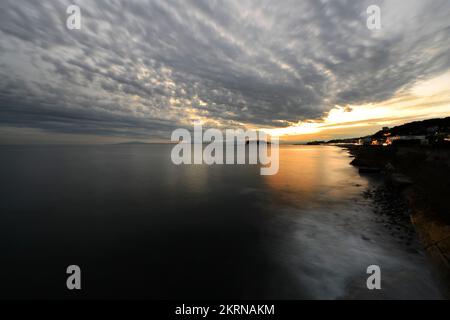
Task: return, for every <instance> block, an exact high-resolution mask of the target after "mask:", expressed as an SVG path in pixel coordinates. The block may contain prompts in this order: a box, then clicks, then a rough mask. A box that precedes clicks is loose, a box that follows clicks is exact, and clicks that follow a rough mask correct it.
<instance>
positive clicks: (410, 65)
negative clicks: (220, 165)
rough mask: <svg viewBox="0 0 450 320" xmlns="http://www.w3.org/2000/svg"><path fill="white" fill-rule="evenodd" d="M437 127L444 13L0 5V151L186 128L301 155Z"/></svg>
mask: <svg viewBox="0 0 450 320" xmlns="http://www.w3.org/2000/svg"><path fill="white" fill-rule="evenodd" d="M70 4H77V5H79V6H80V8H81V14H82V17H81V26H82V27H81V30H68V29H67V28H66V18H67V17H68V15H67V14H66V8H67V6H68V5H70ZM373 4H375V5H378V6H379V7H380V8H381V24H382V27H381V29H380V30H369V29H368V28H367V26H366V19H367V13H366V9H367V7H368V6H369V5H373ZM444 116H450V1H448V0H412V1H402V0H397V1H394V0H389V1H377V0H370V1H353V0H348V1H344V0H343V1H338V0H332V1H326V0H320V1H319V0H292V1H291V0H283V1H267V0H259V1H256V0H227V1H215V0H204V1H203V0H202V1H200V0H183V1H173V0H152V1H135V0H131V1H125V0H124V1H119V0H114V1H31V0H28V1H16V0H2V1H1V3H0V144H16V143H18V144H22V143H112V142H122V141H130V140H133V141H134V140H140V141H148V142H161V141H167V140H169V139H170V134H171V132H172V131H173V130H174V129H176V128H180V127H186V128H189V127H192V125H193V124H194V123H202V124H204V126H207V127H215V128H219V129H226V128H237V127H241V128H252V129H264V130H265V131H267V132H270V133H271V134H276V135H280V137H281V139H282V140H285V141H291V142H302V141H309V140H324V139H333V138H344V137H353V136H362V135H366V134H370V133H373V132H375V131H377V130H379V129H380V128H381V127H382V126H393V125H397V124H402V123H405V122H409V121H413V120H417V119H428V118H434V117H444Z"/></svg>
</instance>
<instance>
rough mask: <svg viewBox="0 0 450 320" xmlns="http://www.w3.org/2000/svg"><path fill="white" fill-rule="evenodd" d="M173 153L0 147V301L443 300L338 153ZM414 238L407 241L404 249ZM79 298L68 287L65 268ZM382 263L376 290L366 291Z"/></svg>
mask: <svg viewBox="0 0 450 320" xmlns="http://www.w3.org/2000/svg"><path fill="white" fill-rule="evenodd" d="M170 150H171V146H170V145H115V146H96V147H94V146H65V147H62V146H47V147H44V146H11V147H6V146H2V147H0V177H1V183H0V194H1V197H0V212H1V215H0V250H1V251H0V252H1V254H0V263H1V275H0V283H1V290H0V295H1V297H2V298H12V297H19V298H21V297H22V298H25V297H26V298H70V297H80V298H157V299H165V298H208V299H209V298H254V299H259V298H275V299H303V298H307V299H340V298H343V299H345V298H375V299H377V298H439V297H440V294H439V291H438V289H437V287H438V279H435V278H434V277H433V272H432V270H431V268H430V265H429V262H428V261H427V258H426V256H425V254H424V252H423V250H422V249H421V246H420V244H419V242H418V241H417V239H416V237H415V236H414V235H412V236H411V235H410V234H409V235H408V234H405V235H402V234H401V233H402V232H404V231H403V229H399V230H397V231H395V230H396V229H395V228H394V231H395V232H390V231H389V230H391V227H392V226H389V223H387V221H386V218H383V216H382V215H381V216H380V214H379V213H377V211H376V204H375V203H374V200H373V199H372V198H370V197H369V198H368V197H364V196H363V193H364V191H365V190H367V189H368V188H373V187H376V186H377V185H378V184H380V182H379V181H377V179H376V178H368V177H364V176H360V175H359V174H358V171H357V170H356V169H355V168H353V167H352V166H350V165H349V162H350V158H349V157H348V154H347V152H346V151H344V150H342V149H340V148H337V147H323V146H311V147H310V146H282V147H281V148H280V171H279V173H278V174H277V175H274V176H261V175H260V174H259V167H258V166H256V165H215V166H207V165H190V166H175V165H173V164H172V162H171V161H170ZM399 239H408V241H399ZM71 264H76V265H79V266H80V267H81V270H82V290H81V291H80V292H69V291H68V290H67V289H66V276H67V275H66V273H65V271H66V267H67V266H68V265H71ZM372 264H376V265H379V266H380V267H381V273H382V288H383V289H382V290H381V291H369V290H367V289H366V279H367V276H368V275H367V274H366V268H367V266H369V265H372Z"/></svg>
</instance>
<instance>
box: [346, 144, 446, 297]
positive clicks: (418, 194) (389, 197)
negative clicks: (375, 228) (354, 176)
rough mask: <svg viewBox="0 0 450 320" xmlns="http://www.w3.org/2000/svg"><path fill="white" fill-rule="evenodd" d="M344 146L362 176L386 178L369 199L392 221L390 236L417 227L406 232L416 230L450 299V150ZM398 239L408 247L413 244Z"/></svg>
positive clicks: (367, 192)
mask: <svg viewBox="0 0 450 320" xmlns="http://www.w3.org/2000/svg"><path fill="white" fill-rule="evenodd" d="M343 147H344V148H346V149H347V150H348V151H349V153H350V154H351V155H352V156H353V157H354V159H353V160H352V161H351V164H352V165H354V166H355V167H357V168H358V169H359V171H360V173H362V174H381V175H383V176H384V178H385V184H384V185H383V186H381V187H379V188H376V189H374V190H368V191H366V192H365V196H367V197H370V198H373V199H374V201H375V202H376V203H377V205H378V206H379V210H381V212H382V214H384V215H387V216H388V217H389V220H392V221H391V222H392V223H388V225H387V229H388V230H389V232H391V233H392V235H395V232H396V230H399V229H397V228H406V229H408V228H411V226H412V225H413V226H414V227H413V228H414V229H415V231H414V230H406V231H407V234H408V235H410V234H411V232H413V233H414V232H417V234H418V235H419V238H420V240H421V242H422V245H423V247H424V248H425V249H426V251H427V253H428V255H429V256H430V257H431V260H432V262H433V265H434V266H435V268H436V269H437V270H438V274H439V278H440V279H441V284H442V290H443V292H444V294H446V296H447V298H450V219H449V218H450V217H449V215H450V212H449V210H448V207H449V206H448V200H447V199H446V197H447V196H448V195H450V184H449V181H450V157H449V154H450V150H449V149H433V148H418V147H415V148H411V147H409V148H398V147H397V148H395V147H373V146H358V145H347V146H343ZM411 223H412V224H411ZM389 224H390V225H389ZM402 231H405V230H402ZM398 233H403V234H404V233H405V232H398ZM407 238H409V236H408V237H407ZM400 240H401V241H403V240H404V241H406V244H407V245H408V243H409V242H410V241H411V239H400Z"/></svg>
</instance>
